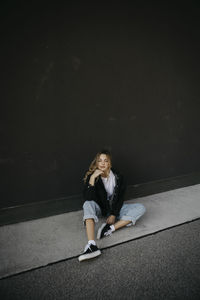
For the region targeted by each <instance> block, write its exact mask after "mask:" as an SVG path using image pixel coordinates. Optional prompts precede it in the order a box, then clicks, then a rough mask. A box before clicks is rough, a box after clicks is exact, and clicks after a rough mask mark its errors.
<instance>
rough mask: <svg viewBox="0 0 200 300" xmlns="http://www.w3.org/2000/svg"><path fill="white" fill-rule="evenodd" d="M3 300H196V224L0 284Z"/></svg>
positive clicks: (199, 276)
mask: <svg viewBox="0 0 200 300" xmlns="http://www.w3.org/2000/svg"><path fill="white" fill-rule="evenodd" d="M0 291H1V296H2V298H1V299H4V300H8V299H9V300H26V299H30V300H38V299H41V300H45V299H46V300H66V299H70V300H73V299H74V300H78V299H89V300H90V299H92V300H93V299H99V300H100V299H102V300H103V299H108V300H109V299H111V300H112V299H120V300H121V299H123V300H124V299H131V300H134V299H136V300H151V299H152V300H163V299H165V300H171V299H173V300H186V299H187V300H197V299H199V296H200V220H197V221H193V222H191V223H187V224H184V225H180V226H178V227H174V228H171V229H168V230H165V231H162V232H159V233H157V234H152V235H150V236H146V237H143V238H140V239H138V240H134V241H129V242H126V243H124V244H121V245H118V246H114V247H112V248H107V249H105V250H103V252H102V255H101V256H100V257H98V258H95V259H93V260H90V261H85V262H83V263H79V262H78V260H77V258H73V259H69V260H67V261H63V262H60V263H56V264H53V265H50V266H47V267H44V268H40V269H37V270H33V271H29V272H26V273H23V274H20V275H16V276H13V277H10V278H7V279H2V280H0Z"/></svg>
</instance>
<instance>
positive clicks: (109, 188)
mask: <svg viewBox="0 0 200 300" xmlns="http://www.w3.org/2000/svg"><path fill="white" fill-rule="evenodd" d="M101 179H102V181H103V184H104V187H105V190H106V192H107V194H108V198H109V197H110V196H111V195H112V194H113V191H114V188H115V185H116V182H115V175H114V174H113V172H112V171H111V170H110V173H109V175H108V177H101Z"/></svg>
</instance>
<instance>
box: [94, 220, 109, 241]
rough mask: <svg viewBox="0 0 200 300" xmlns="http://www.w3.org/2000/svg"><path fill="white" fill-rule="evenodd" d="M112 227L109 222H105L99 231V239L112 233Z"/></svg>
mask: <svg viewBox="0 0 200 300" xmlns="http://www.w3.org/2000/svg"><path fill="white" fill-rule="evenodd" d="M111 234H112V229H111V227H110V225H109V224H106V223H103V224H102V226H101V227H100V228H99V230H98V232H97V239H98V240H99V239H102V238H103V237H105V236H108V235H111Z"/></svg>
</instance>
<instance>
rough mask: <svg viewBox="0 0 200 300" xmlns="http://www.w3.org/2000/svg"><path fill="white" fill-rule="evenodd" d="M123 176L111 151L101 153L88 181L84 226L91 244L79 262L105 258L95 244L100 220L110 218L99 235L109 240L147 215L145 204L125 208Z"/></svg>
mask: <svg viewBox="0 0 200 300" xmlns="http://www.w3.org/2000/svg"><path fill="white" fill-rule="evenodd" d="M125 188H126V186H125V182H124V179H123V176H122V175H121V174H119V173H118V172H116V171H115V170H114V169H112V165H111V154H110V153H109V151H107V150H103V151H100V152H99V153H97V155H96V157H95V159H94V160H93V161H92V163H91V165H90V167H89V171H88V172H87V173H86V175H85V178H84V191H83V196H84V201H85V202H84V205H83V213H84V217H83V220H84V223H85V225H86V232H87V237H88V243H87V245H86V247H85V249H84V252H83V253H82V254H81V255H80V256H79V261H83V260H86V259H90V258H93V257H96V256H98V255H100V254H101V251H100V250H99V249H98V247H97V245H96V242H95V223H96V222H98V217H100V216H104V217H106V218H107V220H106V223H104V224H102V226H101V227H100V228H99V230H98V233H97V239H101V238H103V237H105V236H109V235H110V234H112V233H113V232H114V231H116V230H118V229H119V228H122V227H124V226H130V225H132V224H133V225H134V224H135V223H136V221H137V220H138V219H139V218H140V217H141V216H142V215H143V214H144V213H145V210H146V209H145V207H144V206H143V205H142V204H139V203H136V204H123V202H124V193H125Z"/></svg>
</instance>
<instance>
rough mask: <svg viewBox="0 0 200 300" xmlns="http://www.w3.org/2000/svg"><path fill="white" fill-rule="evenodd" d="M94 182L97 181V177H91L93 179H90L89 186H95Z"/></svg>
mask: <svg viewBox="0 0 200 300" xmlns="http://www.w3.org/2000/svg"><path fill="white" fill-rule="evenodd" d="M94 181H95V177H94V176H91V177H90V180H89V184H90V185H94Z"/></svg>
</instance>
